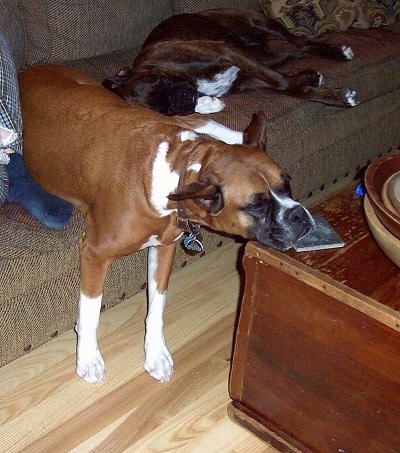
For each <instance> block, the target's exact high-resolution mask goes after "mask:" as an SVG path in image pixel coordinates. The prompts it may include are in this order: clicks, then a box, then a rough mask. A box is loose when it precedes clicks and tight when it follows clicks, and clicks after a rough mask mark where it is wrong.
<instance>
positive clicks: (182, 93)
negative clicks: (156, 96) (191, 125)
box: [165, 80, 199, 116]
mask: <svg viewBox="0 0 400 453" xmlns="http://www.w3.org/2000/svg"><path fill="white" fill-rule="evenodd" d="M198 98H199V94H198V92H197V88H196V87H195V85H194V84H193V83H191V82H190V81H186V80H184V81H181V82H176V83H175V84H173V85H172V86H171V87H170V88H169V89H168V92H167V103H166V105H167V111H166V112H165V113H166V114H167V115H181V116H184V115H189V114H190V113H193V112H194V109H195V107H196V104H197V100H198Z"/></svg>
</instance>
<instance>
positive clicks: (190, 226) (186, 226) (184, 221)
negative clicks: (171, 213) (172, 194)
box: [176, 153, 200, 235]
mask: <svg viewBox="0 0 400 453" xmlns="http://www.w3.org/2000/svg"><path fill="white" fill-rule="evenodd" d="M190 157H191V154H190V153H189V154H188V156H187V158H186V159H185V163H184V165H183V167H182V170H181V172H180V174H179V182H178V192H179V191H180V190H182V189H183V187H184V185H185V176H186V173H187V171H188V166H189V159H190ZM177 209H178V216H177V219H176V220H177V222H178V226H179V228H180V229H181V230H182V231H183V232H184V233H189V234H194V235H197V234H199V232H200V224H198V223H195V222H192V221H191V220H190V219H189V216H188V215H187V212H186V207H185V200H178V201H177Z"/></svg>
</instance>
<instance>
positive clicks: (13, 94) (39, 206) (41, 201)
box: [0, 31, 73, 229]
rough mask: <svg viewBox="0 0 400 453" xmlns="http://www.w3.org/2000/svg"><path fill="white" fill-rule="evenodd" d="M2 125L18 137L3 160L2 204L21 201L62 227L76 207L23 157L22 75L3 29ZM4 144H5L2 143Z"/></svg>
mask: <svg viewBox="0 0 400 453" xmlns="http://www.w3.org/2000/svg"><path fill="white" fill-rule="evenodd" d="M0 125H1V126H3V127H5V128H7V129H11V130H14V131H15V132H16V133H17V138H16V140H15V141H14V142H13V143H12V144H10V145H7V146H4V148H11V150H13V151H14V153H12V154H9V157H10V162H9V163H8V164H7V165H2V164H0V206H1V205H2V204H3V203H4V201H5V200H7V201H10V202H14V203H19V204H20V205H22V206H23V207H24V208H25V209H26V210H27V211H28V212H29V213H30V214H31V215H32V216H33V217H35V218H36V219H37V220H39V222H41V223H42V224H43V225H45V226H47V227H48V228H52V229H60V228H63V227H64V226H66V225H67V224H68V222H69V221H70V219H71V216H72V212H73V207H72V205H71V204H70V203H68V202H67V201H64V200H61V199H60V198H58V197H55V196H54V195H51V194H49V193H47V192H46V191H44V190H43V189H42V188H40V187H39V186H38V185H37V184H36V183H35V182H34V181H33V180H32V179H31V178H30V176H29V174H28V172H27V170H26V167H25V164H24V161H23V158H22V117H21V107H20V103H19V89H18V79H17V72H16V69H15V65H14V62H13V59H12V56H11V50H10V47H9V45H8V42H7V40H6V39H5V37H4V35H3V34H2V33H1V31H0ZM0 147H1V144H0Z"/></svg>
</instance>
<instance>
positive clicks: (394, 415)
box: [228, 187, 400, 453]
mask: <svg viewBox="0 0 400 453" xmlns="http://www.w3.org/2000/svg"><path fill="white" fill-rule="evenodd" d="M353 189H354V188H353V187H351V188H347V189H346V190H344V191H342V192H341V193H339V194H336V195H333V196H332V197H331V198H329V199H327V200H325V201H324V202H321V203H320V204H319V205H317V206H316V207H315V208H314V209H312V212H313V213H314V214H319V215H322V216H323V217H324V218H326V219H327V220H328V221H329V222H330V224H331V225H332V226H333V227H334V228H335V229H336V231H338V233H339V234H340V235H341V236H342V238H343V239H344V240H345V242H346V246H345V247H344V248H343V249H335V250H325V251H318V252H315V251H314V252H303V253H297V252H295V251H293V252H290V253H285V254H283V253H279V252H277V251H274V250H271V249H268V248H264V247H262V246H260V245H258V244H256V243H249V244H248V245H247V246H246V250H245V256H244V259H243V263H244V269H245V273H246V283H245V289H244V295H243V300H242V306H241V311H240V316H239V320H238V327H237V333H236V340H235V348H234V358H233V362H232V370H231V376H230V394H231V399H232V403H231V404H230V406H229V408H228V412H229V415H230V417H231V418H232V419H233V420H234V421H236V422H237V423H239V424H240V425H242V426H244V427H245V428H247V429H249V430H250V431H252V432H254V433H255V434H256V435H258V436H259V437H260V438H262V439H264V440H266V441H268V442H269V443H271V444H272V445H273V446H274V447H275V448H277V449H278V450H280V451H283V452H298V451H301V452H335V453H351V452H352V453H356V452H357V453H358V452H360V453H369V452H371V453H387V452H393V453H399V452H400V315H399V312H398V310H399V308H400V276H399V269H398V268H397V267H396V266H395V265H394V264H392V262H391V261H389V260H388V259H387V258H386V256H385V255H384V254H383V253H382V252H381V251H380V249H379V248H378V246H377V245H376V243H375V242H374V240H373V238H372V237H371V236H370V235H369V232H368V228H367V226H366V223H365V220H364V217H363V209H362V200H361V199H360V198H358V197H357V196H356V195H355V194H354V190H353Z"/></svg>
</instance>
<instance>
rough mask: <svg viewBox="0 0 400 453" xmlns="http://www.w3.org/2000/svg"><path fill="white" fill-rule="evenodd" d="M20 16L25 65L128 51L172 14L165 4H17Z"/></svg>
mask: <svg viewBox="0 0 400 453" xmlns="http://www.w3.org/2000/svg"><path fill="white" fill-rule="evenodd" d="M150 5H153V6H150ZM20 10H21V13H22V16H23V18H24V23H25V34H26V63H27V64H28V65H32V64H37V63H47V62H60V61H63V60H75V59H78V58H87V57H92V56H95V55H101V54H103V53H109V52H112V51H114V50H121V49H127V48H130V47H134V46H135V45H138V43H141V42H143V40H144V39H145V38H146V36H147V35H148V33H149V31H150V30H151V29H152V28H153V27H154V26H155V25H157V24H158V23H159V22H160V21H161V20H163V19H165V18H166V17H168V16H169V15H171V14H172V9H171V4H170V1H169V0H160V1H158V2H154V3H149V2H148V1H146V0H114V1H109V0H97V1H96V2H93V1H92V0H20Z"/></svg>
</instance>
